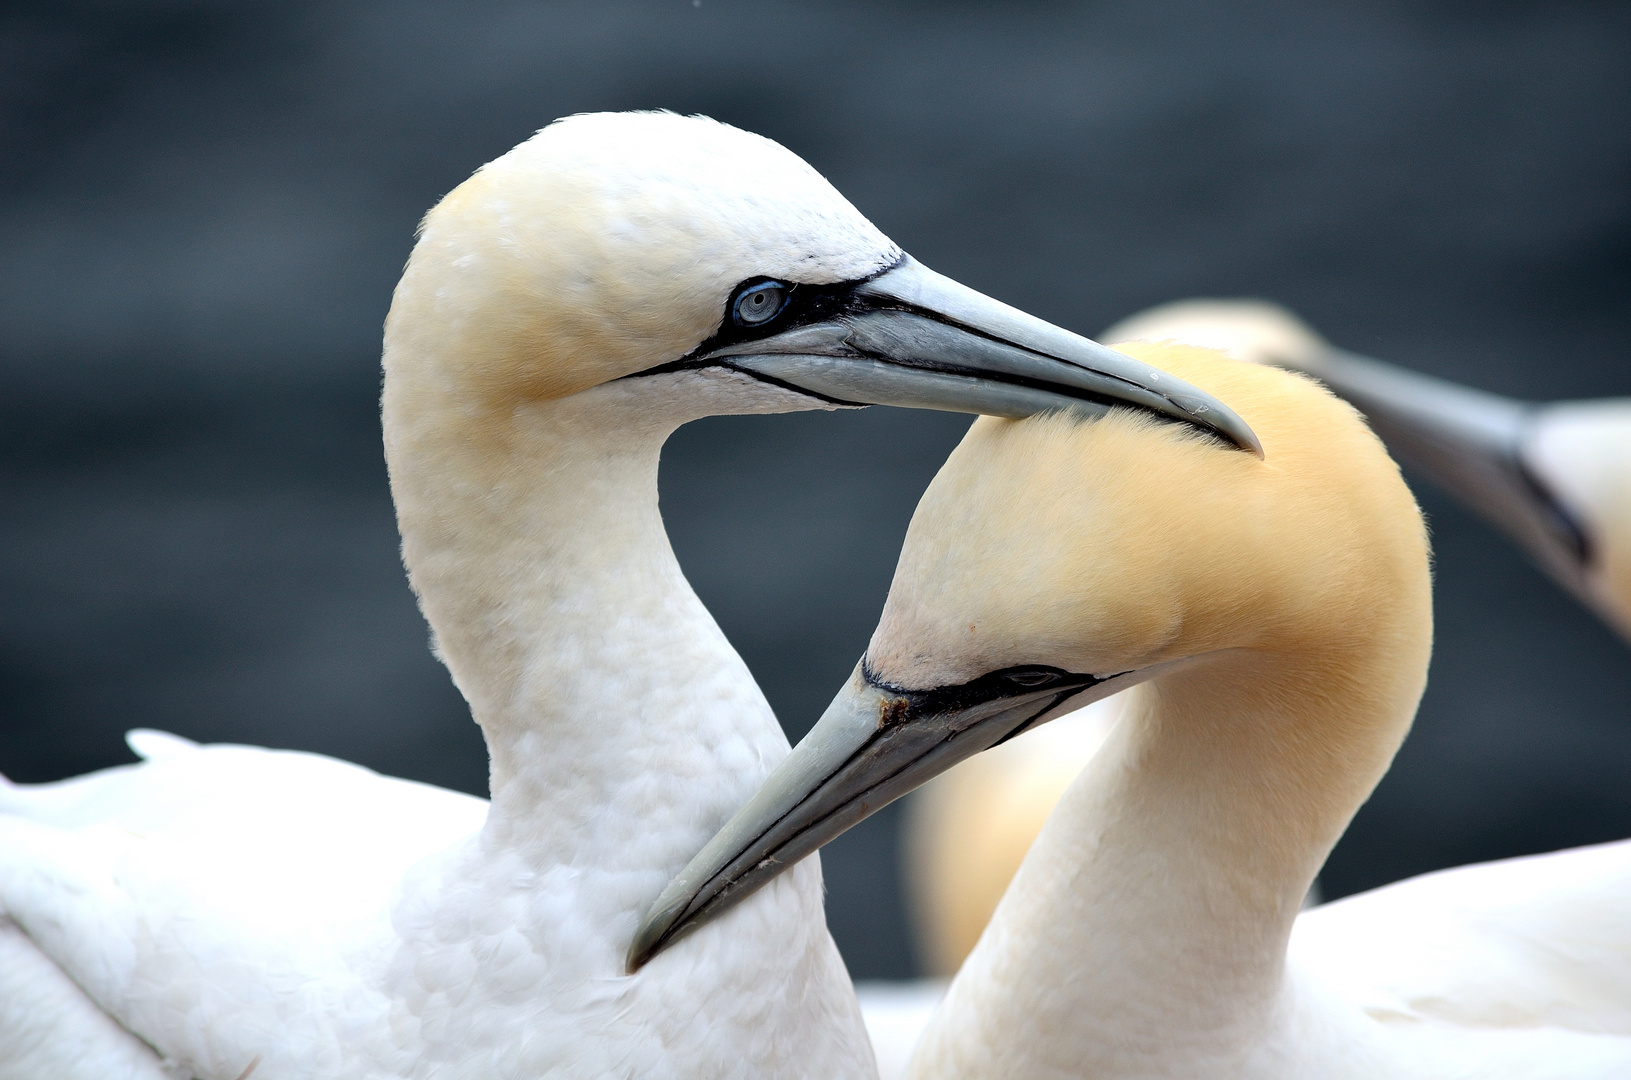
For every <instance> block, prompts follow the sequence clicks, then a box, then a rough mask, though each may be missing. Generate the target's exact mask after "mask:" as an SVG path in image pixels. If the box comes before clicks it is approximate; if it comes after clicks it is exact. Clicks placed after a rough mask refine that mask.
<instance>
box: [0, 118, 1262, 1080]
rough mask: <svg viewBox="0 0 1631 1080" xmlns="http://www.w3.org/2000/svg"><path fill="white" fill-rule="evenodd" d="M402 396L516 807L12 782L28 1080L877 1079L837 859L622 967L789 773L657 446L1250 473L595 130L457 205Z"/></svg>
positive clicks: (747, 145)
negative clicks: (670, 439)
mask: <svg viewBox="0 0 1631 1080" xmlns="http://www.w3.org/2000/svg"><path fill="white" fill-rule="evenodd" d="M384 372H385V387H384V395H383V408H382V420H383V426H384V433H385V450H386V457H387V461H388V464H389V466H390V475H391V490H392V494H393V496H394V498H395V501H396V507H397V515H398V522H399V524H400V527H401V531H402V551H403V559H404V562H405V563H406V565H407V569H408V573H409V577H410V580H411V582H412V584H413V587H414V589H415V591H416V592H417V594H418V596H419V601H420V605H421V607H422V609H423V611H424V614H425V616H426V618H427V619H428V620H429V622H430V624H431V626H432V628H433V630H434V632H435V641H436V648H437V653H438V655H439V656H440V657H441V658H442V659H443V660H444V662H445V663H446V664H447V666H448V668H449V670H450V671H451V672H452V675H453V678H454V680H455V682H456V683H457V684H458V686H459V689H460V690H461V691H462V692H463V694H464V696H465V698H466V699H467V700H468V701H469V703H470V706H471V711H472V712H473V714H474V717H475V719H476V722H477V723H478V724H480V725H481V727H482V731H483V733H484V735H485V737H486V740H487V745H488V750H489V752H490V755H491V762H492V764H491V793H492V800H491V803H490V804H488V803H485V802H482V801H481V800H477V799H473V798H468V797H466V796H462V795H458V794H454V793H451V792H445V791H438V790H436V789H433V788H428V787H425V786H422V785H418V784H412V783H408V782H405V781H400V780H391V779H387V778H383V777H380V776H377V775H375V774H373V773H371V772H368V771H367V770H364V769H360V768H357V767H355V766H351V765H347V764H344V763H341V762H337V761H333V760H330V759H326V758H321V757H316V756H313V755H309V754H299V753H280V752H276V751H269V750H260V749H254V748H248V747H228V746H217V747H198V746H194V745H192V744H189V743H186V742H185V741H183V740H178V739H175V738H173V737H165V736H161V735H157V734H154V733H146V734H138V735H137V736H136V737H135V739H134V741H133V745H134V746H135V748H136V749H137V750H138V751H140V752H141V753H142V755H143V756H145V757H147V758H148V759H149V760H148V761H147V762H146V763H145V764H142V765H136V766H128V767H123V768H117V769H111V770H107V771H105V772H102V773H97V774H92V775H90V776H86V777H81V778H78V779H75V780H70V781H65V782H63V783H60V784H49V785H42V786H39V787H20V786H13V785H3V786H0V961H3V962H4V967H3V968H0V1024H4V1025H6V1026H5V1027H4V1028H0V1077H8V1078H9V1077H15V1076H19V1075H26V1076H29V1077H38V1076H46V1075H49V1076H52V1077H53V1078H57V1080H61V1078H68V1077H85V1078H89V1077H94V1078H96V1080H110V1078H112V1077H144V1078H157V1077H160V1076H170V1077H177V1076H179V1077H193V1078H198V1080H243V1078H246V1077H251V1076H252V1077H254V1078H255V1080H274V1078H285V1077H324V1078H330V1080H333V1078H351V1077H357V1078H360V1077H369V1078H376V1077H426V1078H429V1077H472V1078H481V1080H492V1078H498V1077H513V1078H532V1077H544V1076H551V1077H557V1076H558V1077H609V1076H638V1077H641V1078H643V1080H652V1078H663V1077H672V1078H681V1077H683V1078H696V1077H710V1078H722V1077H755V1078H764V1077H823V1078H830V1077H863V1076H866V1075H869V1074H870V1073H871V1072H872V1069H873V1063H872V1055H871V1052H870V1050H869V1048H868V1047H867V1045H866V1040H865V1035H864V1033H863V1031H862V1028H861V1020H860V1016H859V1013H858V1011H857V1008H856V1003H855V998H854V994H853V992H852V990H851V988H850V984H849V980H848V978H847V976H846V974H845V971H844V966H843V963H842V961H841V960H840V958H839V956H838V953H837V950H836V949H835V948H834V946H833V943H832V940H831V939H830V937H829V936H828V934H827V930H826V924H825V920H824V917H823V912H822V904H821V880H820V871H819V867H818V866H816V864H815V863H814V862H810V863H807V864H805V865H804V866H802V867H800V868H799V869H798V870H796V871H795V872H794V873H792V874H790V875H788V876H787V877H786V878H785V879H783V881H782V882H781V883H779V884H778V885H777V887H775V888H773V889H770V890H767V891H766V892H765V893H764V894H763V895H762V896H761V897H759V898H756V899H755V901H754V902H753V903H752V904H748V905H744V906H743V907H742V908H741V909H740V910H739V911H738V912H737V913H736V914H735V915H734V916H733V917H732V918H731V919H730V920H728V921H727V922H722V923H721V924H720V925H719V926H718V927H717V928H714V929H713V930H712V931H711V932H708V933H706V934H703V935H698V936H697V938H696V939H695V941H694V942H691V943H688V944H687V945H686V946H685V947H681V948H676V949H674V950H672V951H670V952H669V953H667V954H665V955H664V956H662V957H659V958H658V959H657V960H656V961H654V962H653V963H651V964H649V965H647V966H646V967H645V968H644V969H642V970H640V971H638V972H637V973H634V974H630V973H629V970H630V969H629V967H628V963H627V957H628V952H629V947H630V942H631V939H632V938H633V935H634V932H635V928H636V925H637V923H638V922H639V918H640V915H641V913H642V912H644V911H645V910H646V909H647V908H648V907H649V906H650V905H651V903H652V901H653V899H654V898H655V897H656V896H657V894H658V893H659V891H660V890H661V888H662V886H663V884H664V882H666V881H668V880H669V878H670V877H671V876H672V875H673V874H674V873H675V871H677V870H678V869H680V867H682V866H683V865H684V863H685V861H686V859H688V858H689V857H690V856H691V855H692V854H693V853H694V852H695V851H696V849H697V848H698V847H699V846H700V845H701V844H702V842H703V840H704V839H706V837H707V836H708V835H709V834H710V833H712V832H713V831H714V829H716V828H717V827H718V826H719V824H720V823H721V822H723V821H724V820H725V818H726V817H727V816H728V815H729V814H730V812H731V811H732V810H734V809H735V808H736V807H737V806H739V805H740V804H741V802H742V801H743V800H744V799H745V798H746V797H747V796H748V795H749V794H750V793H751V792H752V791H753V789H754V788H755V787H756V786H757V785H758V784H759V782H760V781H761V780H763V779H764V778H765V776H766V775H767V774H768V773H769V771H770V770H771V768H772V767H774V766H775V764H776V763H777V762H779V761H780V760H782V758H783V757H784V756H785V754H786V751H787V743H786V740H785V738H784V737H783V735H782V733H781V729H780V728H779V727H778V725H777V723H776V720H775V718H774V717H773V716H772V715H771V712H770V709H769V707H768V706H767V705H766V703H765V700H764V698H763V696H762V695H761V694H760V692H759V690H758V688H757V687H756V686H755V685H754V683H753V680H752V679H751V678H750V676H749V674H748V672H747V669H746V668H745V667H744V666H743V664H742V662H741V660H740V659H739V658H738V657H737V655H736V653H735V652H734V651H733V650H732V649H731V647H730V645H729V644H728V643H727V642H726V641H725V638H724V636H723V635H722V634H721V633H720V631H719V629H718V627H717V626H716V625H715V624H714V622H713V620H712V619H711V618H710V617H709V615H708V613H707V612H706V611H705V610H704V609H703V607H702V605H701V603H700V602H699V601H698V599H697V597H696V595H695V594H694V593H693V592H692V591H691V589H690V587H689V586H688V585H687V584H686V581H685V578H684V576H683V575H682V573H681V572H680V568H679V565H678V564H677V563H676V562H675V559H674V555H673V552H672V551H671V550H670V548H669V544H668V540H667V537H666V535H665V534H664V531H663V526H662V521H661V518H660V516H659V514H658V508H657V462H658V453H659V450H660V448H661V446H662V444H663V441H664V440H665V439H666V438H667V436H668V435H669V433H670V432H672V431H673V430H674V429H675V428H676V427H677V426H679V425H680V424H682V423H684V422H686V421H687V420H690V419H693V418H696V417H700V416H703V415H707V414H714V413H731V412H776V411H787V410H795V409H810V408H831V407H840V406H846V405H860V404H867V403H874V404H884V403H887V404H895V405H909V406H918V407H927V408H941V409H952V410H961V411H966V412H989V413H993V414H995V415H1001V416H1024V415H1029V414H1031V413H1034V412H1036V411H1038V410H1042V409H1067V410H1075V411H1078V412H1085V413H1087V414H1093V413H1102V412H1104V411H1105V409H1106V408H1107V407H1108V406H1109V405H1110V404H1112V403H1122V404H1130V405H1133V406H1135V407H1138V408H1139V409H1141V410H1143V411H1146V412H1149V413H1151V414H1160V415H1163V416H1165V417H1167V418H1169V419H1171V420H1174V421H1177V422H1180V423H1183V424H1184V425H1186V426H1189V427H1192V428H1194V429H1196V430H1204V431H1207V432H1209V433H1212V435H1214V436H1222V437H1223V438H1225V439H1227V440H1231V441H1233V442H1236V443H1239V444H1241V445H1243V446H1246V447H1247V448H1250V449H1255V448H1256V447H1255V441H1254V437H1253V436H1252V434H1251V432H1250V431H1249V430H1248V429H1247V428H1246V427H1245V425H1244V424H1242V423H1241V422H1240V421H1239V419H1238V417H1236V416H1234V414H1233V413H1231V412H1230V411H1229V410H1228V409H1227V408H1226V407H1225V406H1223V405H1222V404H1221V403H1219V402H1217V401H1215V400H1213V399H1212V398H1210V397H1209V396H1208V395H1206V394H1204V393H1201V392H1200V391H1197V390H1195V389H1194V388H1192V387H1189V386H1187V385H1185V384H1183V383H1182V382H1181V381H1179V380H1177V379H1174V378H1170V377H1166V376H1164V375H1163V374H1162V373H1160V372H1158V371H1155V370H1154V369H1152V368H1150V367H1149V365H1148V364H1146V363H1143V362H1140V361H1138V360H1134V359H1132V358H1130V357H1127V356H1124V355H1122V354H1119V353H1116V352H1112V351H1111V350H1108V349H1105V348H1103V347H1102V346H1099V345H1096V344H1094V343H1093V342H1090V341H1088V340H1086V339H1084V338H1080V337H1077V336H1075V335H1073V334H1070V333H1068V332H1066V331H1064V330H1060V329H1058V328H1056V327H1053V326H1051V325H1049V324H1047V323H1044V322H1041V321H1040V320H1037V319H1033V318H1031V317H1030V316H1027V315H1024V314H1023V313H1021V312H1018V311H1015V310H1014V309H1012V308H1009V307H1007V306H1005V305H1002V304H999V303H997V302H995V301H992V300H990V299H987V298H986V297H984V296H982V295H980V294H979V293H976V292H974V291H972V290H969V289H966V288H964V287H962V286H959V285H957V284H956V283H954V282H952V281H949V280H948V279H946V278H943V277H940V276H939V275H936V274H934V273H932V272H931V271H929V270H927V269H925V268H924V267H923V266H921V265H920V264H918V263H916V262H914V261H912V260H911V259H910V258H908V257H907V256H905V255H904V254H903V253H902V252H901V250H900V249H899V248H898V247H896V246H895V245H894V244H893V243H891V242H890V241H889V240H888V239H887V238H886V237H884V236H883V235H882V234H881V233H880V232H879V231H878V230H877V229H876V228H874V227H873V226H872V224H871V223H870V222H868V221H867V220H866V219H865V218H864V217H862V216H861V215H860V214H859V213H858V212H857V211H856V210H855V209H854V208H853V207H852V206H851V205H850V204H849V203H848V202H846V201H845V200H844V198H843V197H842V196H841V195H839V194H838V192H837V191H835V190H834V189H833V188H832V187H831V185H829V184H828V183H827V182H826V181H825V180H824V179H822V178H821V176H820V175H818V174H817V173H816V172H815V171H814V170H813V169H811V168H810V167H809V166H808V165H806V164H805V163H804V162H803V161H801V160H799V159H798V158H797V157H795V156H794V155H793V154H791V153H789V152H787V151H786V150H784V149H782V148H781V147H779V146H777V145H776V144H774V143H772V142H770V141H768V140H766V139H762V138H759V137H757V136H754V135H750V134H747V133H744V132H741V131H738V130H735V129H732V128H729V127H726V126H724V125H720V124H716V123H714V122H712V121H709V120H705V119H700V118H682V117H678V116H674V115H670V114H653V113H645V114H618V115H604V114H603V115H590V116H579V117H574V118H571V119H569V120H564V121H561V122H559V123H556V124H554V125H552V126H551V127H548V128H546V129H544V130H543V131H542V132H540V133H539V134H538V135H537V136H536V137H535V138H533V139H531V140H529V141H528V142H526V143H523V144H522V145H521V146H519V147H517V148H516V149H514V150H513V151H511V152H510V153H508V154H506V155H504V156H503V157H501V158H499V159H498V160H496V161H494V162H492V163H491V164H489V165H487V166H486V167H484V168H483V169H481V170H480V171H479V172H478V173H476V175H475V176H473V177H472V178H471V179H470V180H469V181H467V182H466V183H464V184H463V185H461V186H460V187H459V188H458V189H457V190H455V191H454V192H453V193H452V194H450V195H448V196H447V197H446V198H445V199H444V200H443V201H442V202H441V204H440V205H439V206H437V207H436V208H435V209H434V210H432V211H431V212H430V214H429V215H428V216H427V217H426V219H425V222H424V226H423V229H422V232H421V235H420V238H419V241H418V243H417V245H416V246H415V248H414V251H413V255H412V257H411V258H410V260H409V262H408V265H407V268H406V270H405V272H404V274H403V277H402V280H401V283H400V284H399V285H398V287H397V290H396V295H395V299H394V301H393V303H392V307H391V312H390V315H389V318H388V319H387V322H386V327H385V349H384ZM1241 456H1243V457H1249V456H1251V455H1250V454H1243V455H1241ZM46 972H49V973H55V979H56V981H55V982H53V983H51V985H49V986H45V985H42V984H41V983H40V982H39V979H40V978H42V977H43V976H42V973H46ZM7 1061H10V1062H11V1063H12V1065H11V1066H8V1065H7V1064H6V1062H7ZM19 1062H20V1063H21V1064H18V1063H19ZM8 1070H9V1071H8ZM19 1070H21V1072H19Z"/></svg>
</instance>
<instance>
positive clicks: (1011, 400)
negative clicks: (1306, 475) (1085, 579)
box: [385, 113, 1260, 452]
mask: <svg viewBox="0 0 1631 1080" xmlns="http://www.w3.org/2000/svg"><path fill="white" fill-rule="evenodd" d="M385 370H386V407H387V410H388V411H392V412H393V413H404V414H405V413H413V412H415V411H416V410H417V412H419V413H424V412H426V411H427V410H426V409H424V408H422V407H419V406H408V405H404V404H403V403H405V402H410V401H411V402H423V401H425V400H434V401H443V400H446V399H447V398H448V397H449V396H451V397H452V398H453V399H456V400H457V402H458V403H459V409H458V410H453V411H457V412H459V414H460V415H461V416H468V415H469V414H470V413H471V411H472V410H473V409H480V408H482V407H483V406H490V407H492V409H493V410H494V411H495V412H496V413H497V414H502V413H504V412H505V411H507V410H510V409H513V408H514V407H515V406H516V405H518V404H521V403H525V402H536V401H549V400H552V399H559V398H564V397H569V396H571V395H574V394H578V393H581V392H583V391H585V390H588V389H590V388H592V387H596V386H600V385H604V384H606V383H609V382H612V381H614V380H618V379H631V378H641V377H647V376H654V375H663V374H667V373H671V372H676V371H685V370H698V371H713V372H717V371H726V372H731V373H734V375H735V376H737V377H739V378H738V382H743V383H747V384H749V385H755V386H758V387H759V388H760V389H761V390H762V389H763V388H764V387H766V386H769V387H775V388H777V389H778V390H779V391H781V392H783V396H782V399H781V401H780V402H779V404H777V405H776V406H775V407H776V408H783V409H790V408H800V407H804V408H816V407H832V406H835V405H866V404H893V405H905V406H913V407H920V408H936V409H950V410H954V411H962V412H976V413H987V414H990V415H996V416H1016V417H1017V416H1028V415H1031V414H1033V413H1036V412H1039V411H1043V410H1047V409H1057V408H1067V409H1074V410H1077V411H1083V412H1086V413H1090V414H1096V413H1102V412H1103V411H1104V410H1105V409H1107V408H1109V407H1110V406H1111V405H1115V404H1125V405H1133V406H1136V407H1139V408H1143V409H1146V410H1149V411H1150V412H1152V413H1153V414H1156V415H1160V416H1163V417H1166V418H1168V419H1170V420H1175V421H1178V422H1181V423H1184V424H1186V425H1190V426H1194V427H1197V428H1199V429H1202V430H1205V431H1207V432H1210V433H1212V434H1215V435H1218V436H1221V437H1222V438H1223V439H1225V440H1226V441H1229V442H1232V443H1234V444H1236V445H1238V446H1241V447H1245V448H1248V449H1251V450H1253V451H1254V452H1256V451H1259V450H1260V447H1258V445H1257V442H1256V438H1255V436H1253V435H1252V433H1251V431H1250V429H1248V428H1247V427H1246V426H1245V425H1244V424H1243V423H1241V422H1240V419H1239V417H1238V416H1236V415H1235V414H1234V413H1233V411H1232V410H1230V409H1229V408H1228V407H1227V406H1226V405H1224V404H1223V403H1222V402H1219V401H1217V400H1215V399H1214V398H1212V397H1211V396H1210V395H1207V394H1204V393H1202V392H1200V391H1198V390H1196V389H1195V388H1194V387H1191V386H1188V385H1187V384H1185V383H1183V382H1182V381H1181V380H1178V379H1175V378H1172V377H1171V376H1166V375H1164V374H1163V373H1162V372H1159V371H1157V370H1155V369H1152V368H1151V367H1150V366H1149V365H1148V364H1144V363H1141V362H1139V361H1136V360H1133V359H1132V358H1130V357H1127V356H1125V355H1123V354H1121V353H1117V352H1115V351H1114V350H1111V349H1107V348H1105V347H1103V346H1101V345H1098V344H1097V343H1095V342H1092V341H1089V340H1088V339H1086V338H1082V337H1079V336H1077V335H1075V334H1072V333H1069V332H1068V331H1064V330H1061V329H1059V328H1057V327H1054V326H1051V325H1050V324H1048V323H1045V322H1043V321H1041V320H1040V319H1035V318H1033V317H1031V316H1029V315H1026V314H1024V313H1022V312H1019V311H1016V310H1015V309H1013V308H1010V307H1008V306H1007V305H1004V304H1000V303H998V302H997V301H994V300H991V299H989V298H987V297H985V296H983V295H981V294H980V293H977V292H975V291H973V290H972V289H968V288H965V287H963V286H961V285H958V284H957V283H956V282H953V281H951V280H949V279H947V278H944V277H942V276H940V275H938V274H935V273H934V272H932V271H930V270H928V269H927V268H925V267H923V266H922V265H921V264H919V263H917V262H915V261H913V260H912V259H911V258H909V257H907V256H906V255H904V254H903V253H902V252H901V250H900V248H898V247H897V246H896V245H895V244H894V243H892V242H891V241H890V240H889V239H888V238H887V237H885V236H884V235H883V234H882V233H881V232H879V231H878V229H877V228H875V227H874V226H873V225H872V223H871V222H869V221H867V220H866V218H865V217H863V216H862V215H861V214H860V213H859V212H858V211H857V210H856V209H855V208H854V207H853V206H851V205H850V203H849V202H848V201H847V200H845V199H844V197H843V196H842V195H840V194H839V193H838V192H837V191H836V190H835V189H834V188H833V187H832V185H831V184H829V183H827V181H826V180H824V179H823V178H822V177H821V176H820V175H819V174H818V173H816V171H815V170H814V169H812V168H811V167H810V166H809V165H807V164H806V163H805V162H803V161H802V160H800V159H799V158H798V157H797V156H795V155H794V154H792V153H790V152H788V151H787V150H785V149H783V148H782V147H780V146H778V145H777V144H775V143H773V142H771V141H770V140H768V139H764V138H761V137H759V136H757V135H751V134H748V133H747V132H743V131H739V130H737V129H735V128H732V127H728V126H726V125H724V124H720V123H716V122H714V121H712V120H707V119H703V118H700V117H681V116H676V115H673V114H669V113H616V114H595V115H585V116H574V117H571V118H569V119H566V120H561V121H558V122H556V123H554V124H552V125H550V126H549V127H547V128H545V129H543V130H542V131H540V132H539V133H538V134H537V135H536V136H534V137H533V138H532V139H530V140H528V141H527V142H525V143H522V144H521V145H520V146H518V147H516V148H515V149H514V150H512V151H510V152H509V153H508V154H505V155H504V156H503V157H501V158H499V159H497V160H496V161H493V162H492V163H490V164H488V165H487V166H485V167H483V168H482V169H481V170H480V171H479V172H477V173H476V174H475V175H474V176H473V177H471V178H470V179H469V180H467V181H466V182H465V183H464V184H462V185H460V186H459V187H458V188H457V189H455V190H454V191H453V192H452V193H451V194H449V195H448V196H447V197H446V198H445V199H443V200H442V202H441V203H440V204H439V205H438V206H437V207H436V208H435V209H434V210H432V211H431V212H430V214H429V215H428V216H427V217H426V219H425V222H424V226H423V229H422V232H421V235H420V238H419V242H418V244H417V245H416V247H415V248H414V252H413V255H412V257H411V258H410V259H409V262H408V266H407V269H406V271H405V272H404V274H403V277H402V280H401V283H400V284H399V285H398V287H397V290H396V295H395V298H394V300H393V303H392V307H391V313H390V316H389V318H388V319H387V322H386V333H385ZM740 377H745V378H740ZM652 385H654V386H655V385H657V384H656V383H655V382H654V383H653V384H652ZM664 385H665V387H666V389H667V390H669V391H671V390H672V385H673V384H672V381H669V382H668V383H666V384H664ZM764 399H765V395H764V394H763V393H762V392H761V393H759V394H758V395H757V396H756V397H754V401H755V402H757V403H758V404H757V405H756V406H755V407H756V408H764V407H765V406H764V405H763V401H764ZM399 405H400V406H402V407H401V408H398V406H399ZM728 405H729V403H728V402H722V401H715V402H714V403H713V405H712V407H711V408H710V409H709V410H708V411H732V410H731V409H730V408H729V407H728ZM460 423H465V421H464V420H462V419H461V421H460ZM466 426H468V425H467V424H466Z"/></svg>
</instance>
